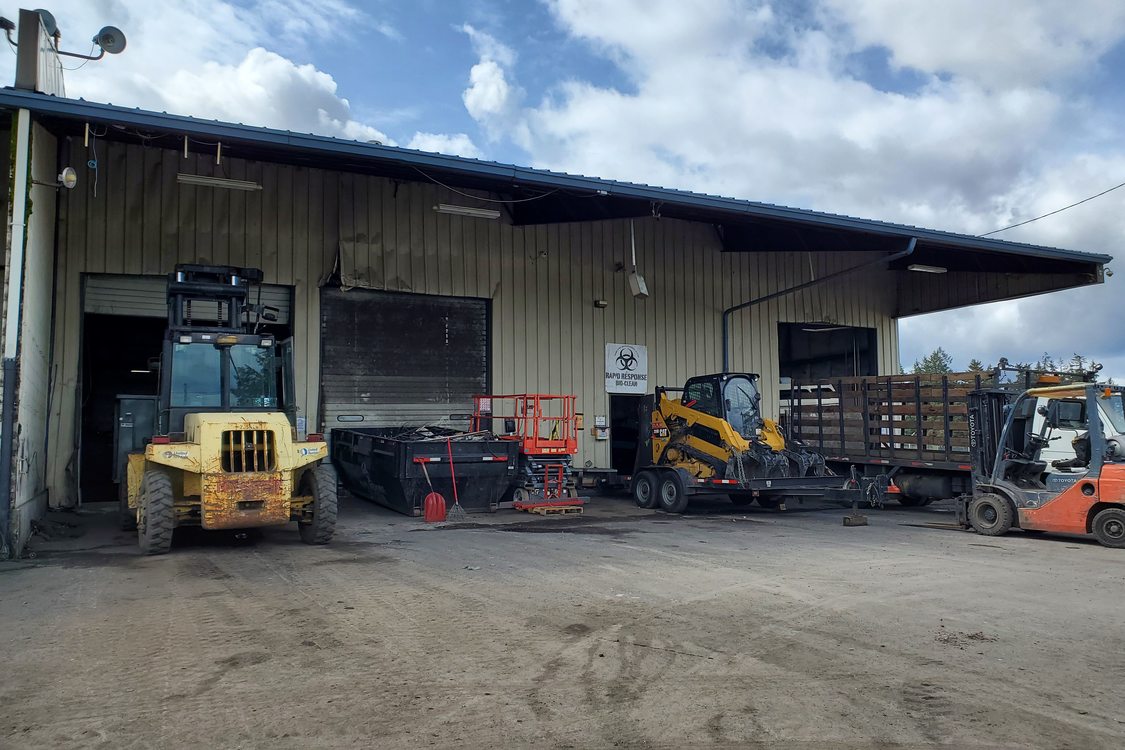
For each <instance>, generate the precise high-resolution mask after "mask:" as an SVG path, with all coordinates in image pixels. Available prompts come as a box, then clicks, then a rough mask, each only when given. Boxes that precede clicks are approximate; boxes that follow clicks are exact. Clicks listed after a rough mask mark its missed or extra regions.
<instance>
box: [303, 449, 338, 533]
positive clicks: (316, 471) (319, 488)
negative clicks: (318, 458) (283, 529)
mask: <svg viewBox="0 0 1125 750" xmlns="http://www.w3.org/2000/svg"><path fill="white" fill-rule="evenodd" d="M301 494H303V495H311V496H312V499H313V502H312V518H311V519H310V520H308V521H298V522H297V530H298V531H299V532H300V533H301V541H302V542H304V543H305V544H328V543H329V542H330V541H332V535H333V534H335V533H336V513H337V499H336V470H335V469H333V468H332V465H331V464H326V463H322V464H318V465H317V466H315V467H314V468H312V469H309V470H308V471H306V472H305V473H304V475H303V476H302V477H301Z"/></svg>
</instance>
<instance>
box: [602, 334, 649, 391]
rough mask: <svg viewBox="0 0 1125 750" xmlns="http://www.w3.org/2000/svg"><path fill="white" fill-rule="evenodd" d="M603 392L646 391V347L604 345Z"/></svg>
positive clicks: (636, 345)
mask: <svg viewBox="0 0 1125 750" xmlns="http://www.w3.org/2000/svg"><path fill="white" fill-rule="evenodd" d="M605 392H606V393H632V394H636V395H641V394H644V393H648V349H647V348H646V347H643V346H640V345H638V344H606V345H605Z"/></svg>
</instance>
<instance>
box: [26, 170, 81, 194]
mask: <svg viewBox="0 0 1125 750" xmlns="http://www.w3.org/2000/svg"><path fill="white" fill-rule="evenodd" d="M56 179H57V182H43V181H41V180H32V181H31V182H32V184H34V185H44V186H46V187H53V188H56V189H57V188H61V187H62V188H66V189H67V190H73V189H74V187H75V186H76V185H77V184H78V173H77V172H75V171H74V167H63V170H62V171H61V172H59V176H58V177H57V178H56Z"/></svg>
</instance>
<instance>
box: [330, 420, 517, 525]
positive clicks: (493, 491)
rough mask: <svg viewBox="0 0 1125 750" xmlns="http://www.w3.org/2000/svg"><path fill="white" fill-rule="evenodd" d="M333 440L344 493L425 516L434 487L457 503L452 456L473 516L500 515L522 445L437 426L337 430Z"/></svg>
mask: <svg viewBox="0 0 1125 750" xmlns="http://www.w3.org/2000/svg"><path fill="white" fill-rule="evenodd" d="M331 437H332V440H331V442H332V463H333V465H334V466H335V467H336V472H337V474H339V476H340V481H341V482H342V483H343V485H344V488H345V489H347V490H348V491H349V492H351V493H352V494H354V495H358V496H359V497H363V498H366V499H368V500H373V501H375V502H377V503H379V504H381V505H385V506H387V507H388V508H391V509H392V510H397V511H398V512H399V513H406V514H407V515H412V516H420V515H422V501H423V499H424V498H425V497H426V495H427V493H429V492H430V483H432V484H433V488H434V490H435V491H437V492H439V493H441V494H442V495H444V496H445V499H446V503H447V505H452V504H453V486H452V483H451V482H450V471H449V453H450V451H452V453H453V473H454V475H455V476H456V479H457V497H458V498H459V499H460V501H461V505H462V506H463V507H464V508H465V510H466V511H468V512H470V513H471V512H485V511H488V512H491V511H495V510H496V508H497V506H498V504H499V503H500V498H501V496H502V495H503V494H504V492H505V491H506V490H507V489H508V486H509V485H510V484H511V482H512V477H513V476H514V474H515V472H516V463H517V461H516V457H517V455H518V451H519V444H518V443H517V442H515V441H512V440H500V439H498V438H497V437H496V436H495V435H492V434H490V433H479V432H477V433H465V432H459V431H457V430H452V429H448V428H444V427H435V426H424V427H410V426H407V427H354V428H337V429H334V430H332V436H331ZM423 465H425V470H423ZM426 472H428V473H429V476H430V482H427V481H426Z"/></svg>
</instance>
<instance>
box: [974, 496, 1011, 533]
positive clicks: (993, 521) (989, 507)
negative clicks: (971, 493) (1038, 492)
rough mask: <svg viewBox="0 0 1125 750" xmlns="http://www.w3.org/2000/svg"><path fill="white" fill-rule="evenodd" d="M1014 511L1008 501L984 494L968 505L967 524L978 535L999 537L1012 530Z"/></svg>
mask: <svg viewBox="0 0 1125 750" xmlns="http://www.w3.org/2000/svg"><path fill="white" fill-rule="evenodd" d="M1014 517H1015V511H1014V510H1013V509H1012V504H1011V503H1010V502H1008V499H1007V498H1005V497H1001V496H1000V495H996V494H994V493H991V492H986V493H985V494H983V495H979V496H977V497H975V498H973V501H972V502H971V503H969V524H970V525H971V526H972V527H973V530H974V531H976V532H977V533H978V534H984V535H985V536H1000V535H1001V534H1007V533H1008V531H1009V530H1010V529H1011V528H1012V522H1013V520H1014Z"/></svg>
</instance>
